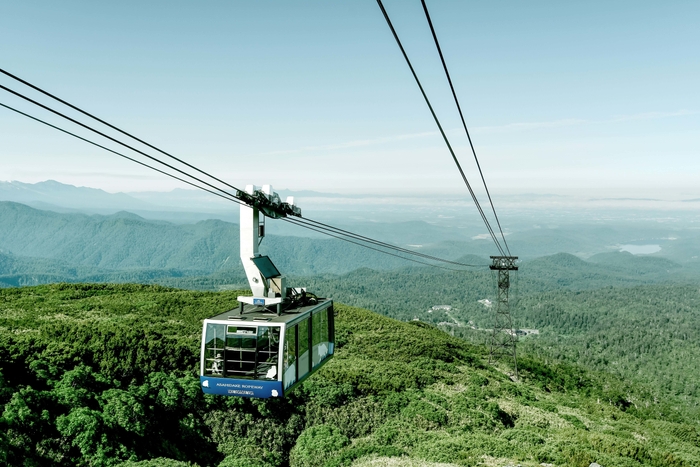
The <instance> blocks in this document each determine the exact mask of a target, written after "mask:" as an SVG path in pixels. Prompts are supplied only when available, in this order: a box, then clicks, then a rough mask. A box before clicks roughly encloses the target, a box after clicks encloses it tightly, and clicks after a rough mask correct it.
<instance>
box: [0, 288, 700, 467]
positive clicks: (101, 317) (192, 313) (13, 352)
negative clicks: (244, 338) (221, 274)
mask: <svg viewBox="0 0 700 467" xmlns="http://www.w3.org/2000/svg"><path fill="white" fill-rule="evenodd" d="M238 293H239V292H237V291H222V292H198V291H186V290H179V289H173V288H167V287H163V286H148V285H113V284H52V285H42V286H37V287H22V288H5V289H2V290H0V352H1V353H2V358H0V362H1V365H2V367H1V368H0V372H1V375H2V377H1V378H0V403H1V404H2V405H3V409H2V415H1V418H0V425H2V427H1V428H0V462H3V463H5V464H7V465H26V466H44V465H55V466H63V465H65V466H69V465H71V466H72V465H84V466H111V465H121V466H194V465H198V466H221V467H230V466H240V467H242V466H261V467H271V466H292V467H301V466H304V467H306V466H309V467H311V466H319V467H321V466H350V465H352V466H370V465H371V466H380V465H395V466H402V465H405V466H412V465H428V466H430V465H435V466H437V465H440V466H444V465H445V464H447V465H466V466H468V465H490V466H503V465H509V464H510V465H515V464H521V465H524V466H536V465H540V464H541V463H545V464H546V463H549V464H552V465H567V466H569V465H570V466H585V467H587V466H588V465H589V464H590V463H591V462H598V463H599V464H601V465H603V466H605V467H610V466H637V465H650V466H695V465H699V464H700V431H699V430H698V426H697V421H696V419H695V418H694V417H693V415H692V414H690V413H688V412H687V411H686V410H683V409H682V408H679V407H678V406H677V405H675V404H672V403H669V402H668V401H667V400H664V399H660V398H658V397H656V395H655V394H654V392H653V391H651V390H650V389H649V387H648V386H645V385H643V384H638V383H635V382H633V381H630V380H628V379H623V378H620V377H618V376H616V375H614V374H611V373H607V372H600V371H593V370H588V369H586V368H584V367H583V366H580V365H575V364H569V363H565V362H563V361H557V362H553V361H552V360H551V359H548V357H546V356H540V355H538V354H537V352H534V351H533V352H528V353H527V354H521V356H520V358H519V370H520V376H521V377H520V379H519V380H517V381H514V380H513V379H512V378H510V377H509V376H508V362H505V361H504V362H500V363H498V364H497V365H495V366H493V365H489V364H488V363H487V361H488V358H487V355H486V350H485V348H484V347H483V346H480V345H475V344H472V343H469V342H467V341H465V340H464V339H461V338H458V337H453V336H451V335H449V334H448V333H446V332H443V331H441V330H440V329H438V328H436V327H435V326H433V325H431V324H428V323H423V322H400V321H397V320H394V319H391V318H388V317H383V316H380V315H378V314H375V313H373V312H371V311H368V310H365V309H361V308H354V307H349V306H345V305H339V304H336V310H337V318H336V332H337V353H336V356H335V357H334V358H333V359H332V360H331V361H330V362H329V363H328V364H327V365H325V366H324V367H323V368H322V369H321V370H320V371H319V372H318V373H317V374H315V375H314V376H312V377H311V378H309V379H308V380H306V381H305V382H304V383H303V384H302V385H301V386H300V387H299V388H298V389H297V390H295V392H294V393H293V395H292V396H291V397H289V398H286V399H274V400H249V399H242V398H237V397H228V398H227V397H219V396H205V395H203V394H202V392H201V390H200V388H199V379H198V377H197V367H198V354H199V339H200V332H201V321H202V319H203V318H205V317H208V316H211V315H213V314H215V313H217V312H220V311H221V310H225V309H228V308H231V307H234V306H235V305H236V300H235V297H236V296H237V295H238ZM573 323H574V324H572V326H574V327H580V326H579V325H578V324H576V323H578V322H577V321H573ZM416 462H418V463H416Z"/></svg>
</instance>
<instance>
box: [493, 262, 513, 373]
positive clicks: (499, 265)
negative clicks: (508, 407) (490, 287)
mask: <svg viewBox="0 0 700 467" xmlns="http://www.w3.org/2000/svg"><path fill="white" fill-rule="evenodd" d="M491 259H492V260H493V263H492V264H491V266H490V268H491V270H492V271H497V272H498V301H497V302H496V313H495V318H494V323H493V333H492V334H491V350H490V352H489V363H492V362H493V361H494V360H495V359H496V358H498V357H500V356H506V357H513V371H514V375H515V378H516V379H517V378H518V360H517V357H516V354H515V343H516V342H517V340H518V339H517V335H516V333H515V329H513V320H512V319H511V317H510V306H509V303H508V292H509V290H510V271H517V270H518V267H517V266H516V265H515V260H517V259H518V257H517V256H492V257H491Z"/></svg>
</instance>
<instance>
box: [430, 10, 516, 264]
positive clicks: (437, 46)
mask: <svg viewBox="0 0 700 467" xmlns="http://www.w3.org/2000/svg"><path fill="white" fill-rule="evenodd" d="M421 4H422V5H423V11H424V12H425V18H426V19H427V20H428V25H429V26H430V32H431V33H432V34H433V40H434V41H435V47H436V48H437V51H438V54H439V55H440V61H441V62H442V68H443V69H444V70H445V76H446V77H447V82H448V83H449V84H450V90H451V91H452V97H453V98H454V101H455V105H456V106H457V110H458V111H459V117H460V118H461V119H462V126H463V127H464V132H465V133H466V134H467V139H468V140H469V146H470V147H471V150H472V154H473V155H474V161H475V162H476V167H477V168H478V169H479V175H480V176H481V181H482V183H483V184H484V190H486V196H488V198H489V203H490V204H491V210H492V211H493V216H494V217H495V218H496V224H498V230H499V231H500V232H501V238H503V244H504V245H505V247H506V251H508V255H510V248H508V242H506V236H505V234H504V233H503V229H502V228H501V221H500V220H499V219H498V214H496V208H495V207H494V205H493V200H492V199H491V193H490V192H489V188H488V186H486V179H485V178H484V172H483V171H482V170H481V164H479V158H478V157H476V149H474V143H473V142H472V137H471V135H470V134H469V130H468V129H467V122H466V121H465V119H464V114H463V113H462V107H461V106H460V105H459V99H457V93H456V92H455V88H454V86H453V85H452V78H451V77H450V72H449V70H448V69H447V63H446V62H445V57H444V56H443V55H442V49H441V48H440V42H439V41H438V38H437V34H436V33H435V28H434V27H433V22H432V20H431V19H430V13H429V12H428V6H427V5H426V4H425V0H421Z"/></svg>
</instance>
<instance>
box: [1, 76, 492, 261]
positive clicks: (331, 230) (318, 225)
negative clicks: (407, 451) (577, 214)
mask: <svg viewBox="0 0 700 467" xmlns="http://www.w3.org/2000/svg"><path fill="white" fill-rule="evenodd" d="M0 88H2V89H5V90H6V91H8V92H11V93H12V94H15V95H17V96H18V97H21V98H23V99H25V100H27V101H29V102H31V103H33V104H35V105H37V106H39V107H41V108H43V109H45V110H49V111H50V112H52V113H54V114H57V115H59V116H61V117H63V118H65V119H67V120H69V121H71V122H73V123H75V124H77V125H80V126H82V127H84V128H86V129H88V130H91V131H93V132H95V133H97V134H98V135H100V136H103V137H105V138H108V139H109V140H111V141H113V142H116V143H118V144H120V145H122V146H125V147H127V148H129V149H131V150H133V151H135V152H137V153H139V154H142V155H144V156H146V157H148V158H149V159H151V160H154V161H156V162H158V163H160V164H162V165H165V166H166V167H168V168H170V169H173V170H176V171H178V172H180V173H181V174H183V175H185V176H186V177H190V178H192V179H194V180H197V181H198V182H200V183H203V184H205V185H207V186H209V187H211V188H214V189H215V190H217V191H218V192H216V191H212V190H210V189H208V188H205V187H202V186H200V185H197V184H196V183H193V182H191V181H189V180H185V179H183V178H180V177H178V176H176V175H173V174H171V173H168V172H165V171H163V170H161V169H158V168H156V167H153V166H151V165H148V164H146V163H144V162H141V161H138V160H136V159H134V158H131V157H129V156H126V155H125V154H122V153H120V152H117V151H114V150H112V149H110V148H108V147H106V146H103V145H101V144H98V143H96V142H94V141H91V140H89V139H87V138H83V137H82V136H79V135H77V134H75V133H72V132H70V131H67V130H64V129H62V128H60V127H58V126H56V125H53V124H51V123H48V122H46V121H44V120H41V119H39V118H37V117H33V116H31V115H29V114H27V113H24V112H22V111H20V110H17V109H15V108H12V107H10V106H8V105H5V104H2V103H0V106H2V107H4V108H7V109H8V110H12V111H14V112H16V113H18V114H20V115H23V116H25V117H27V118H30V119H32V120H34V121H37V122H39V123H42V124H44V125H46V126H49V127H51V128H54V129H56V130H58V131H61V132H63V133H65V134H68V135H70V136H73V137H75V138H77V139H80V140H82V141H85V142H87V143H89V144H92V145H93V146H96V147H99V148H101V149H104V150H106V151H108V152H111V153H113V154H116V155H118V156H120V157H123V158H125V159H127V160H129V161H131V162H135V163H137V164H139V165H141V166H144V167H147V168H149V169H151V170H155V171H156V172H159V173H161V174H163V175H166V176H168V177H171V178H173V179H175V180H178V181H181V182H184V183H186V184H188V185H190V186H193V187H195V188H198V189H201V190H203V191H206V192H208V193H211V194H214V195H216V196H219V197H220V198H223V199H225V200H227V201H233V202H235V203H238V204H241V205H245V204H247V203H245V202H243V201H241V200H240V199H239V198H238V197H237V196H235V195H232V194H230V193H228V192H226V191H225V190H222V189H220V188H218V187H215V186H214V185H211V184H209V183H207V182H205V181H203V180H201V179H199V178H197V177H195V176H193V175H190V174H189V173H187V172H184V171H182V170H180V169H177V168H175V167H173V166H171V165H169V164H167V163H165V162H163V161H161V160H159V159H158V158H156V157H153V156H150V155H148V154H146V153H144V152H142V151H139V150H137V149H135V148H133V147H131V146H129V145H128V144H126V143H123V142H121V141H119V140H117V139H115V138H112V137H110V136H108V135H105V134H104V133H102V132H100V131H98V130H95V129H93V128H91V127H90V126H88V125H85V124H82V123H80V122H78V121H76V120H74V119H72V118H70V117H68V116H66V115H64V114H62V113H60V112H58V111H55V110H53V109H51V108H49V107H47V106H45V105H43V104H40V103H38V102H36V101H34V100H32V99H30V98H28V97H25V96H23V95H22V94H20V93H17V92H15V91H13V90H11V89H9V88H6V87H5V86H2V85H0ZM219 192H220V193H219ZM222 193H223V194H222ZM284 220H288V219H287V218H284ZM295 221H297V222H293V223H295V224H296V225H299V226H300V227H304V228H306V229H309V230H313V231H316V232H320V233H324V234H326V235H329V236H331V237H334V238H337V239H340V240H344V241H347V242H350V243H353V244H356V245H360V246H363V247H365V248H369V249H371V250H375V251H379V252H381V253H384V254H388V255H391V256H395V257H398V258H403V259H406V260H408V261H413V262H417V263H419V264H424V265H428V266H433V267H438V268H441V269H447V270H452V271H458V270H457V269H451V268H445V267H441V266H436V265H433V264H430V263H425V262H422V261H417V260H413V259H410V258H406V257H404V256H400V255H396V254H392V253H389V252H386V251H384V250H380V249H377V248H373V247H370V246H368V245H366V244H364V243H360V242H365V243H370V244H374V245H376V246H380V247H383V248H385V249H390V250H394V251H397V252H400V253H404V254H409V255H413V256H418V257H422V258H426V259H429V260H433V261H438V262H443V263H448V264H454V265H457V266H465V267H483V266H482V265H475V264H466V263H460V262H457V261H450V260H446V259H442V258H438V257H435V256H431V255H427V254H424V253H419V252H416V251H412V250H408V249H406V248H402V247H398V246H396V245H391V244H389V243H386V242H381V241H379V240H375V239H372V238H370V237H366V236H363V235H360V234H355V233H353V232H350V231H347V230H344V229H340V228H338V227H333V226H331V225H328V224H324V223H322V222H319V221H314V220H312V219H306V218H299V219H296V218H295ZM312 224H313V225H312ZM346 237H349V238H350V239H355V240H359V241H360V242H357V241H353V240H350V239H348V238H346Z"/></svg>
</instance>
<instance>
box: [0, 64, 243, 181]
mask: <svg viewBox="0 0 700 467" xmlns="http://www.w3.org/2000/svg"><path fill="white" fill-rule="evenodd" d="M0 73H3V74H4V75H7V76H9V77H10V78H12V79H14V80H16V81H19V82H20V83H22V84H24V85H25V86H29V87H30V88H32V89H34V90H36V91H39V92H40V93H42V94H44V95H46V96H49V97H50V98H52V99H54V100H57V101H58V102H60V103H61V104H63V105H67V106H68V107H70V108H71V109H73V110H77V111H78V112H80V113H81V114H83V115H87V116H88V117H90V118H92V119H94V120H97V121H98V122H100V123H102V124H103V125H107V126H108V127H110V128H112V129H113V130H116V131H118V132H119V133H121V134H123V135H126V136H128V137H129V138H132V139H134V140H136V141H138V142H139V143H141V144H144V145H146V146H148V147H149V148H151V149H155V150H156V151H158V152H159V153H161V154H164V155H166V156H168V157H170V158H171V159H174V160H176V161H177V162H179V163H181V164H183V165H186V166H187V167H189V168H191V169H194V170H196V171H197V172H199V173H201V174H203V175H206V176H207V177H209V178H211V179H213V180H216V181H217V182H219V183H222V184H224V185H225V186H227V187H229V188H231V189H233V190H236V191H242V190H240V189H238V188H236V187H235V186H233V185H231V184H229V183H227V182H225V181H223V180H221V179H219V178H216V177H214V176H213V175H211V174H209V173H207V172H205V171H203V170H201V169H199V168H197V167H195V166H194V165H192V164H189V163H187V162H185V161H183V160H182V159H179V158H177V157H175V156H173V155H172V154H170V153H167V152H165V151H163V150H162V149H159V148H157V147H156V146H153V145H152V144H149V143H147V142H146V141H144V140H142V139H139V138H137V137H136V136H134V135H132V134H131V133H127V132H126V131H124V130H122V129H120V128H117V127H116V126H114V125H112V124H111V123H108V122H106V121H104V120H102V119H101V118H98V117H96V116H95V115H93V114H91V113H89V112H86V111H85V110H83V109H81V108H79V107H77V106H75V105H73V104H71V103H70V102H66V101H65V100H63V99H61V98H60V97H57V96H55V95H53V94H51V93H50V92H48V91H45V90H43V89H41V88H40V87H39V86H35V85H33V84H32V83H29V82H28V81H25V80H23V79H22V78H20V77H18V76H15V75H13V74H12V73H10V72H9V71H6V70H3V69H2V68H0ZM5 89H6V90H7V88H5ZM161 163H162V162H161ZM192 178H194V177H192Z"/></svg>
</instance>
